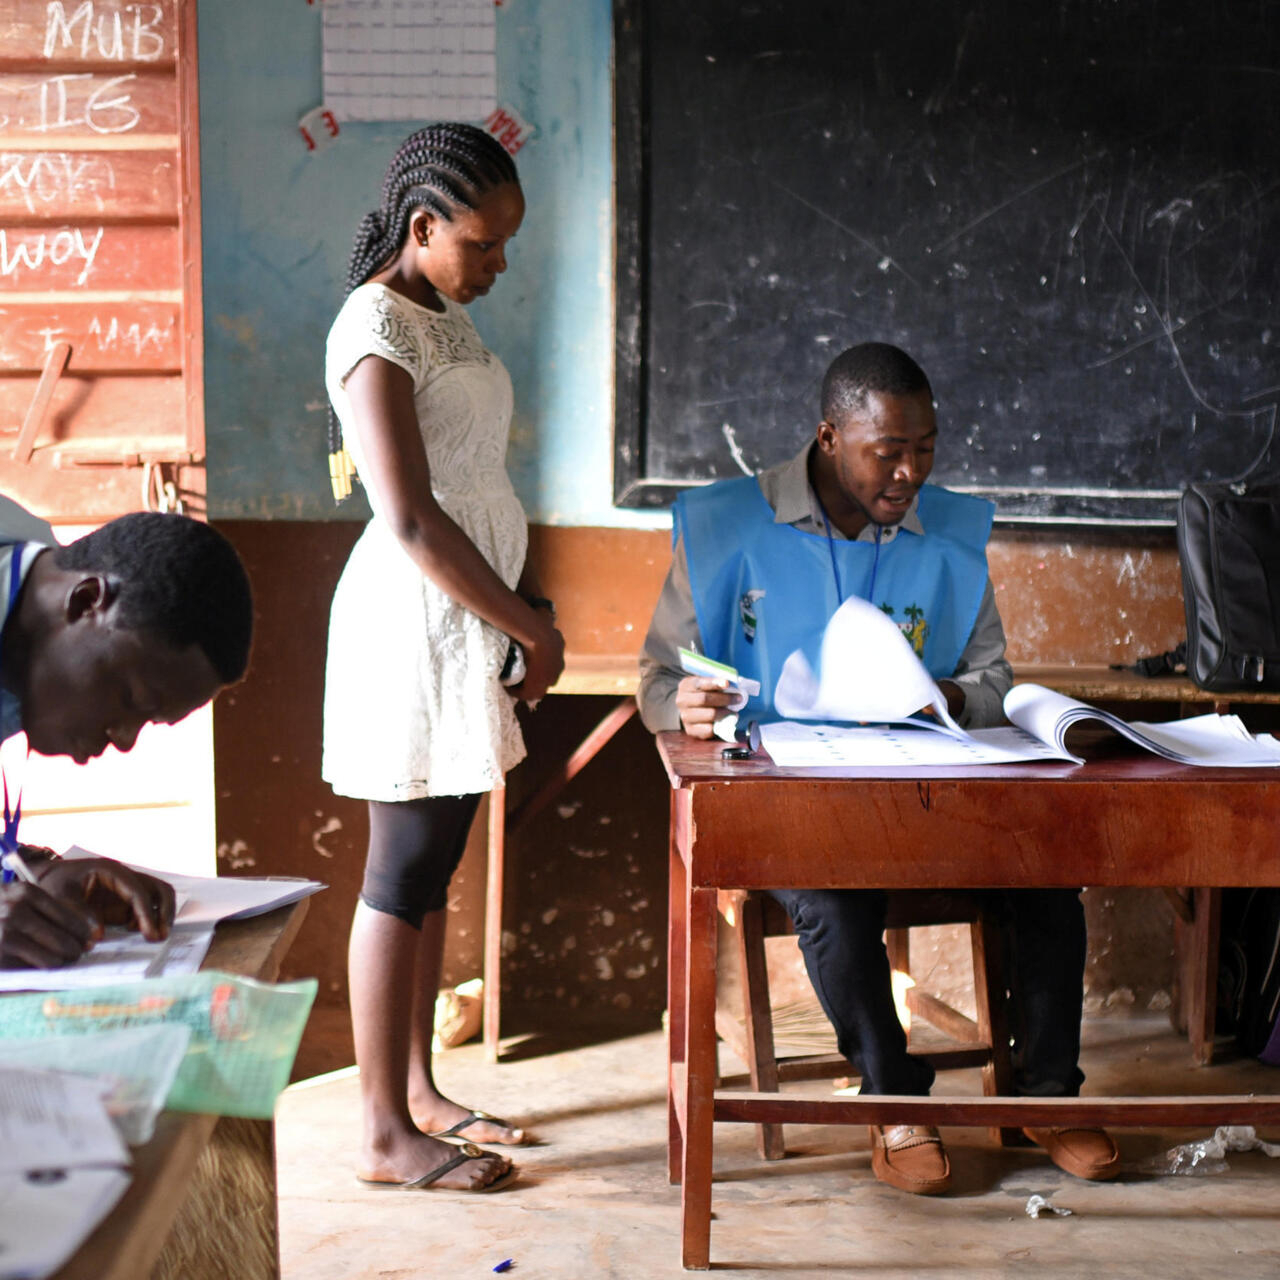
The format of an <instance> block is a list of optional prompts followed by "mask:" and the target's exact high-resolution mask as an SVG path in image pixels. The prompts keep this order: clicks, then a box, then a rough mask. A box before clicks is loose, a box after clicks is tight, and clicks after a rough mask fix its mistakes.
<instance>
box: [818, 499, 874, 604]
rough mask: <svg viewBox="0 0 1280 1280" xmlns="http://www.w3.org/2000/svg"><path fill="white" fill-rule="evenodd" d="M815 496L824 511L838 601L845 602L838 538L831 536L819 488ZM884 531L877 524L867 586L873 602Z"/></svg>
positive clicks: (823, 522)
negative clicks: (837, 554) (841, 583)
mask: <svg viewBox="0 0 1280 1280" xmlns="http://www.w3.org/2000/svg"><path fill="white" fill-rule="evenodd" d="M813 496H814V497H815V498H816V499H817V502H818V510H819V511H821V512H822V527H823V529H824V530H825V532H826V535H827V551H828V552H829V553H830V555H831V576H832V577H833V578H835V580H836V603H837V604H844V588H843V587H842V586H841V585H840V565H839V564H838V563H837V561H836V540H835V539H834V538H833V537H832V536H831V518H830V517H829V516H828V515H827V509H826V507H825V506H824V505H823V503H822V499H821V498H819V497H818V491H817V489H815V490H814V491H813ZM883 532H884V529H883V527H882V526H881V525H876V554H875V558H874V559H873V560H872V561H871V585H870V586H869V587H868V588H867V599H868V600H869V601H870V602H871V603H872V604H875V602H876V574H877V573H878V572H879V570H880V535H881V534H882V533H883Z"/></svg>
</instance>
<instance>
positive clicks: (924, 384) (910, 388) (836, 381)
mask: <svg viewBox="0 0 1280 1280" xmlns="http://www.w3.org/2000/svg"><path fill="white" fill-rule="evenodd" d="M872 391H878V392H879V393H880V394H881V395H889V396H911V395H916V394H918V393H919V392H921V391H927V392H928V393H929V395H930V397H932V395H933V388H932V387H931V386H930V385H929V379H928V378H927V377H925V372H924V370H923V369H922V368H921V367H920V366H919V365H918V364H916V362H915V361H914V360H913V359H912V358H911V357H910V356H909V355H907V353H906V352H905V351H903V350H902V349H901V348H899V347H894V346H890V344H889V343H887V342H863V343H861V344H860V345H858V346H856V347H850V348H849V349H848V350H847V351H842V352H841V353H840V354H839V355H838V356H836V358H835V359H834V360H833V361H832V362H831V366H830V368H828V370H827V373H826V377H824V378H823V379H822V416H823V417H824V418H825V419H826V420H827V421H828V422H830V423H831V424H832V425H833V426H840V425H841V424H842V423H843V422H844V421H845V419H846V418H848V417H849V416H850V415H851V414H855V413H859V412H861V411H862V410H863V409H865V408H866V407H867V395H868V393H869V392H872Z"/></svg>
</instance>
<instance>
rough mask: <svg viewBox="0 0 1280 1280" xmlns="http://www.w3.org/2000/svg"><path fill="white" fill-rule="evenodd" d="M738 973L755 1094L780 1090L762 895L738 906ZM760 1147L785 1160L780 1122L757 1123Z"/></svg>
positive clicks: (764, 1152) (765, 1153)
mask: <svg viewBox="0 0 1280 1280" xmlns="http://www.w3.org/2000/svg"><path fill="white" fill-rule="evenodd" d="M734 937H735V939H736V942H737V961H738V972H739V973H740V974H741V975H742V987H743V996H744V1000H743V1006H744V1007H743V1028H742V1029H743V1037H744V1039H745V1040H746V1050H747V1074H748V1076H749V1077H750V1079H751V1091H752V1092H753V1093H777V1092H778V1051H777V1047H776V1046H775V1044H774V1041H773V1008H772V1005H771V1003H770V1000H769V965H768V963H767V961H766V958H765V949H764V909H763V906H762V905H761V902H760V897H759V895H758V894H747V895H746V897H745V899H744V901H743V902H742V904H741V906H740V907H739V909H738V927H737V928H736V929H735V930H734ZM756 1150H757V1151H758V1152H759V1153H760V1159H761V1160H781V1159H782V1158H783V1156H785V1155H786V1154H787V1148H786V1143H785V1141H784V1139H783V1135H782V1126H781V1125H780V1124H759V1125H756Z"/></svg>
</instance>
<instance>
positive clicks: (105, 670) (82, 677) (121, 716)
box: [0, 496, 253, 968]
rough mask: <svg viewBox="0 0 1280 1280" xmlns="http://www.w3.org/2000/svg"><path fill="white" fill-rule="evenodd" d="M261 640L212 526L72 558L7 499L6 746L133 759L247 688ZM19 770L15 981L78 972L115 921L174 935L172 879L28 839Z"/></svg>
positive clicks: (0, 936) (4, 943)
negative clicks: (159, 737) (22, 833)
mask: <svg viewBox="0 0 1280 1280" xmlns="http://www.w3.org/2000/svg"><path fill="white" fill-rule="evenodd" d="M252 628H253V613H252V601H251V597H250V588H249V580H248V577H247V576H246V574H245V571H244V567H243V566H242V565H241V563H240V560H239V557H238V556H237V555H236V553H235V550H234V549H233V548H232V546H231V544H230V543H229V542H227V540H226V539H225V538H223V537H222V535H221V534H219V533H217V532H215V531H214V530H213V529H211V528H209V527H208V526H207V525H204V524H201V523H199V522H197V521H195V520H188V519H186V518H185V517H183V516H177V515H156V514H152V513H138V514H135V515H129V516H123V517H121V518H120V519H119V520H113V521H111V522H110V523H108V524H106V525H104V526H103V527H102V528H101V529H97V530H95V531H94V532H93V533H90V534H87V535H85V536H84V537H83V538H80V539H78V540H77V541H75V542H72V543H70V544H68V545H67V546H63V547H59V546H58V545H57V541H56V539H55V538H54V536H53V530H52V529H51V528H50V527H49V526H48V524H46V523H45V522H44V521H43V520H40V519H38V518H37V517H35V516H33V515H31V513H30V512H28V511H26V510H24V509H23V508H22V507H20V506H19V505H18V504H17V503H15V502H13V501H12V500H11V499H9V498H5V497H3V496H0V741H4V740H7V739H8V738H11V737H14V736H16V735H17V734H18V733H19V732H23V733H25V734H26V738H27V743H28V746H29V748H30V749H32V750H35V751H38V752H40V753H42V754H44V755H65V756H70V757H71V758H72V759H74V760H75V761H76V762H77V763H79V764H83V763H84V762H85V761H86V760H89V759H91V758H92V757H94V756H97V755H100V754H101V753H102V752H103V751H105V750H106V748H107V747H108V746H109V745H110V746H114V747H116V748H117V749H118V750H120V751H128V750H129V749H130V748H131V747H132V746H133V744H134V742H135V741H136V740H137V737H138V734H139V732H140V731H141V729H142V727H143V726H144V725H146V724H148V723H163V724H172V723H175V722H176V721H178V720H181V719H182V718H183V717H184V716H186V715H188V714H189V713H190V712H192V711H194V710H195V709H196V708H197V707H199V706H203V705H204V704H205V703H206V702H208V701H209V700H210V699H211V698H212V697H213V696H214V695H215V694H216V693H217V692H218V691H219V690H220V689H221V688H222V687H223V686H225V685H228V684H232V683H234V682H235V681H236V680H239V679H240V677H241V676H242V675H243V674H244V670H245V667H246V666H247V664H248V659H249V643H250V637H251V634H252ZM5 764H6V765H7V766H9V768H11V769H12V771H13V774H14V775H15V776H12V777H11V776H6V778H5V830H4V833H3V837H4V848H3V852H4V853H5V854H6V855H7V854H8V852H9V850H10V849H11V848H12V847H13V846H15V845H16V847H17V851H18V859H17V861H16V862H15V861H11V860H6V863H5V874H4V883H3V885H0V967H5V968H24V967H30V968H48V967H51V966H57V965H62V964H69V963H71V962H72V961H74V960H76V959H78V958H79V957H80V956H81V955H82V954H83V952H84V951H86V950H87V949H88V948H89V947H91V946H92V945H93V943H94V942H95V941H96V940H97V938H98V937H99V936H100V935H101V930H102V925H103V924H104V923H105V924H128V925H131V926H133V927H135V928H137V929H139V930H140V931H141V932H142V934H143V935H144V936H145V937H147V938H149V939H152V940H155V939H159V938H163V937H165V936H166V935H167V933H168V931H169V925H170V923H171V922H172V920H173V909H174V899H173V891H172V889H171V888H170V887H169V885H168V884H166V883H165V882H164V881H163V880H158V879H156V878H155V877H154V876H148V875H145V874H143V873H141V872H138V871H134V870H133V869H132V868H130V867H127V866H125V865H124V864H123V863H119V862H116V861H114V860H113V859H111V858H68V859H60V858H55V857H53V856H52V855H51V854H50V853H49V851H48V850H44V849H34V848H32V847H31V846H29V845H23V844H21V843H20V842H19V841H18V813H17V811H18V809H19V797H18V792H19V790H20V787H21V774H20V769H21V755H20V754H18V753H14V754H13V755H12V756H10V757H8V758H6V761H5ZM15 871H16V872H19V873H28V872H29V873H30V874H31V881H30V882H29V881H27V880H26V879H25V878H22V876H17V877H15Z"/></svg>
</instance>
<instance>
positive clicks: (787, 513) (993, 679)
mask: <svg viewBox="0 0 1280 1280" xmlns="http://www.w3.org/2000/svg"><path fill="white" fill-rule="evenodd" d="M812 447H813V445H812V442H810V443H809V444H807V445H805V447H804V448H803V449H801V450H800V452H799V453H798V454H796V456H795V457H794V458H791V459H789V460H788V461H786V462H782V463H779V464H778V465H777V466H776V467H770V468H769V469H768V470H767V471H762V472H761V473H760V475H759V476H758V477H757V479H758V480H759V483H760V491H761V492H762V493H763V494H764V496H765V500H766V501H767V502H768V503H769V506H770V507H772V508H773V518H774V520H775V521H776V522H777V523H778V524H789V525H793V526H794V527H795V528H797V529H800V530H802V531H803V532H805V533H819V534H825V533H826V529H827V525H826V521H825V519H824V518H823V514H822V508H821V506H820V505H819V503H818V498H817V495H816V494H815V493H814V491H813V486H812V485H811V484H810V483H809V450H810V449H811V448H812ZM917 507H918V501H916V502H913V503H912V504H911V506H910V507H908V508H907V513H906V515H904V516H903V517H902V520H901V522H900V523H899V524H897V525H881V526H878V527H879V530H880V541H881V543H882V544H883V543H885V542H888V541H891V540H892V539H893V538H895V537H897V536H898V532H899V530H901V529H907V530H909V531H910V532H912V533H923V532H924V526H923V525H922V524H921V523H920V514H919V511H918V510H917ZM876 529H877V526H876V525H872V524H868V525H867V526H866V527H865V528H863V529H862V531H861V532H860V533H859V534H858V539H859V541H866V542H871V541H874V539H875V536H876ZM831 536H832V537H833V538H843V537H844V534H842V533H841V532H840V530H839V529H837V528H835V526H832V527H831ZM691 642H694V643H697V644H698V645H699V646H701V642H702V637H701V634H700V632H699V630H698V618H697V613H696V612H695V610H694V607H693V590H692V588H691V587H690V585H689V565H688V561H687V560H686V558H685V550H684V542H683V540H678V541H677V542H676V546H675V551H674V553H673V555H672V557H671V568H670V569H669V570H668V571H667V580H666V582H664V583H663V585H662V594H661V595H660V596H659V597H658V604H657V607H656V608H655V609H654V611H653V620H652V621H651V622H650V624H649V632H648V634H647V635H646V636H645V640H644V648H643V650H642V651H641V654H640V689H639V692H638V693H637V694H636V701H637V702H638V703H639V704H640V718H641V719H642V720H643V721H644V723H645V727H646V728H648V729H649V731H650V732H651V733H660V732H661V731H662V730H664V729H679V728H680V713H679V711H678V710H677V709H676V687H677V686H678V685H679V683H680V681H681V680H682V679H683V678H684V672H683V671H682V670H681V669H680V655H679V652H678V650H679V648H680V646H681V645H683V646H685V647H686V648H687V647H688V646H689V645H690V643H691ZM1004 650H1005V639H1004V624H1003V623H1002V622H1001V621H1000V613H999V610H997V608H996V598H995V593H994V591H993V590H992V588H991V579H990V578H988V579H987V585H986V588H985V589H984V591H983V593H982V603H981V604H980V605H979V606H978V616H977V619H976V620H975V622H974V624H973V632H972V634H971V635H970V636H969V643H968V644H967V645H965V648H964V652H963V653H962V654H961V655H960V661H959V662H958V663H957V664H956V669H955V672H954V673H953V675H952V677H951V678H952V679H953V680H954V681H955V682H956V683H957V684H958V685H959V686H960V687H961V688H962V689H963V690H964V709H963V710H962V711H961V713H960V715H959V717H958V719H959V721H960V723H961V724H962V725H963V726H964V727H965V728H978V727H980V726H983V725H992V724H998V723H999V722H1000V721H1001V719H1002V718H1003V709H1002V708H1003V703H1004V695H1005V694H1006V693H1007V692H1008V691H1009V686H1010V685H1012V683H1013V669H1012V668H1011V667H1010V666H1009V664H1008V662H1006V661H1005V656H1004Z"/></svg>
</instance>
